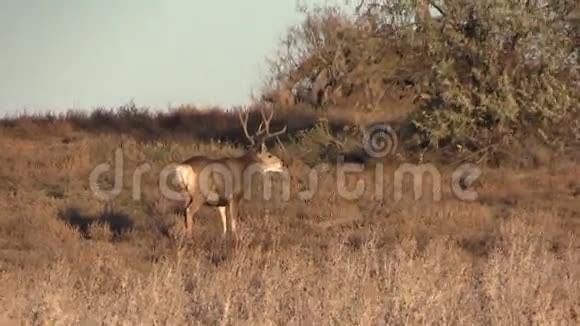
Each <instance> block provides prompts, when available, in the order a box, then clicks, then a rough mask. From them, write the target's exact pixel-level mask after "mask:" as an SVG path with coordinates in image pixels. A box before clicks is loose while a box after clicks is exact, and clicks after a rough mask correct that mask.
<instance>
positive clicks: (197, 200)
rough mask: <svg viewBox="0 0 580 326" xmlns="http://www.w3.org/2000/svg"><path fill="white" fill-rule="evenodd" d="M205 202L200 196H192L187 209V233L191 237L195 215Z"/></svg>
mask: <svg viewBox="0 0 580 326" xmlns="http://www.w3.org/2000/svg"><path fill="white" fill-rule="evenodd" d="M202 205H203V200H202V197H201V196H200V195H191V196H190V199H189V204H188V205H187V207H186V209H185V231H186V232H187V235H188V236H190V237H191V235H192V232H193V215H194V214H195V213H196V212H197V211H198V210H199V209H200V208H201V206H202Z"/></svg>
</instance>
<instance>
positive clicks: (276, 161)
mask: <svg viewBox="0 0 580 326" xmlns="http://www.w3.org/2000/svg"><path fill="white" fill-rule="evenodd" d="M262 117H263V118H265V115H264V114H263V113H262ZM271 118H272V115H270V118H265V120H264V122H263V124H264V123H265V125H266V129H265V130H262V125H263V124H262V125H260V128H259V129H260V130H259V131H258V133H257V134H256V136H258V135H261V134H262V133H263V132H264V131H267V134H266V136H264V138H262V139H261V140H260V141H259V142H256V141H255V139H254V137H255V136H254V137H252V136H250V135H249V134H248V132H247V118H246V119H245V120H244V119H243V118H242V117H241V116H240V121H241V122H242V125H243V127H244V132H245V133H246V136H247V137H248V139H249V140H250V143H251V147H252V148H251V149H249V150H248V151H246V152H245V153H244V154H243V155H241V156H238V157H224V158H219V159H211V158H208V157H206V156H192V157H190V158H188V159H187V160H185V161H183V162H181V163H180V164H178V165H177V166H176V168H175V175H176V180H177V183H179V185H180V186H181V187H182V188H183V189H184V190H186V192H187V194H188V197H189V198H188V202H187V206H186V213H185V228H186V231H187V233H188V235H189V236H191V232H192V224H193V215H194V214H195V213H196V212H197V211H198V210H199V209H200V208H201V206H204V205H205V206H212V207H217V208H218V209H219V211H220V216H221V220H222V226H223V234H226V233H227V231H228V226H227V220H228V219H227V215H228V214H229V220H230V223H231V230H232V231H233V232H235V231H236V230H235V229H236V224H237V223H236V218H237V210H238V206H239V202H240V200H241V199H242V197H243V196H244V193H245V191H246V190H247V187H248V185H247V184H246V181H249V180H246V179H247V175H246V173H249V174H251V173H253V172H259V173H266V172H277V171H282V170H283V169H284V165H283V163H282V160H281V159H280V158H278V157H277V156H275V155H273V154H272V153H270V152H269V151H268V150H267V148H266V147H265V145H264V143H263V141H264V140H265V139H266V138H267V137H274V136H276V135H279V134H280V133H282V132H285V130H286V127H284V128H283V130H281V131H279V132H277V133H274V134H271V133H270V132H269V130H268V129H269V126H268V125H269V122H270V120H271ZM256 147H259V148H260V150H259V151H258V150H256ZM248 169H251V170H248Z"/></svg>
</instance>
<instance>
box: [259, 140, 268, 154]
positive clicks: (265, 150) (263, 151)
mask: <svg viewBox="0 0 580 326" xmlns="http://www.w3.org/2000/svg"><path fill="white" fill-rule="evenodd" d="M260 150H261V151H262V153H265V152H267V151H268V148H266V144H264V143H263V142H262V144H261V145H260Z"/></svg>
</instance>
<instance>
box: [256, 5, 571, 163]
mask: <svg viewBox="0 0 580 326" xmlns="http://www.w3.org/2000/svg"><path fill="white" fill-rule="evenodd" d="M427 4H431V7H430V12H431V15H430V14H428V11H427V10H426V5H427ZM576 6H577V5H576V3H575V2H574V1H550V2H547V1H541V2H540V1H525V2H524V1H517V0H490V1H466V0H460V1H454V2H449V3H447V4H445V5H443V4H436V3H434V2H429V1H424V0H420V1H412V0H399V1H386V0H375V1H361V2H360V4H359V6H357V8H356V10H354V11H352V12H349V10H348V9H349V7H348V6H346V5H345V6H334V7H325V8H315V9H313V10H310V11H306V15H305V19H304V21H303V22H302V23H301V24H299V25H298V26H295V27H293V28H291V29H290V30H289V31H288V33H287V35H286V38H285V39H284V43H283V46H282V47H281V49H282V52H280V53H278V56H277V58H276V59H275V60H273V61H272V62H271V63H272V67H273V70H272V76H271V77H272V80H271V82H270V83H269V85H270V86H271V88H270V89H268V90H267V91H268V92H267V94H272V93H274V94H278V95H280V94H282V95H283V96H279V97H278V99H280V98H281V97H283V98H285V99H287V100H288V99H290V100H288V101H287V103H286V104H290V105H296V104H297V103H306V104H307V105H310V106H312V107H324V106H325V105H326V104H328V103H330V104H333V105H335V106H338V107H343V108H348V109H352V110H360V109H361V108H380V109H384V110H390V109H392V108H391V107H389V106H381V105H378V103H380V101H381V99H382V98H383V97H385V96H389V95H390V96H393V95H394V94H395V95H396V94H397V92H400V93H398V94H406V93H405V92H406V91H407V90H408V89H409V88H411V89H412V90H413V93H412V96H415V97H416V99H417V101H416V106H417V110H415V111H414V112H413V113H412V114H411V115H410V116H408V117H407V118H408V122H409V124H410V125H411V126H413V129H414V136H415V137H413V141H412V142H411V141H409V139H404V141H406V143H407V144H410V145H419V146H422V147H428V148H431V149H436V148H442V147H443V148H445V149H448V150H449V149H450V150H454V151H455V150H459V151H468V152H473V151H482V149H490V148H492V149H497V148H498V146H499V145H501V143H502V142H503V141H505V140H506V139H508V138H510V137H511V138H513V139H516V138H517V137H522V136H523V137H529V132H530V131H532V132H533V133H535V135H536V136H539V137H541V138H544V140H550V141H552V142H554V138H555V137H556V136H558V139H563V138H561V137H563V136H565V137H568V139H574V138H570V136H576V139H580V137H578V134H579V133H578V124H577V123H576V124H574V123H570V122H573V121H575V120H574V118H575V117H576V114H577V111H578V102H579V99H580V95H579V86H578V85H579V82H580V79H579V78H578V69H579V58H578V44H577V43H575V42H577V41H576V39H577V38H578V29H579V26H578V20H576V21H574V20H572V19H570V17H571V13H572V11H573V10H575V9H576V8H575V7H576ZM576 10H577V9H576ZM401 92H402V93H401ZM406 95H408V94H406ZM266 97H267V99H269V100H275V98H274V96H266ZM563 123H565V125H563ZM556 127H557V128H556ZM563 127H566V128H563ZM564 130H566V133H563V131H564ZM508 136H509V137H508Z"/></svg>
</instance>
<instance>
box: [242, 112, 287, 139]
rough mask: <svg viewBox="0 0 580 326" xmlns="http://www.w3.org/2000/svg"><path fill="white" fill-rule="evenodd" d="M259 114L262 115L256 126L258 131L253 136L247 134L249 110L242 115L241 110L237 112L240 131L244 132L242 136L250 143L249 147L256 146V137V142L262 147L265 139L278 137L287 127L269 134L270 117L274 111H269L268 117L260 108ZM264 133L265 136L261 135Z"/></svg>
mask: <svg viewBox="0 0 580 326" xmlns="http://www.w3.org/2000/svg"><path fill="white" fill-rule="evenodd" d="M260 114H261V115H262V122H260V125H259V126H258V131H257V132H256V133H255V134H254V135H250V133H249V132H248V120H249V116H250V112H249V110H248V111H245V112H244V113H242V110H240V111H239V112H238V117H239V119H240V123H241V125H242V129H243V130H244V134H245V135H246V138H247V139H248V140H249V141H250V144H251V146H256V145H257V144H256V143H257V141H256V138H257V137H259V140H258V142H259V143H260V145H263V144H264V141H265V140H266V139H269V138H272V137H278V136H279V135H281V134H283V133H285V132H286V129H287V127H288V126H284V128H282V129H281V130H279V131H276V132H274V133H271V132H270V122H271V121H272V117H273V116H274V110H271V112H270V115H269V116H266V113H265V112H264V109H263V108H262V109H261V110H260ZM264 133H266V134H265V135H263V134H264ZM262 135H263V136H262ZM278 142H280V140H279V139H278Z"/></svg>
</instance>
